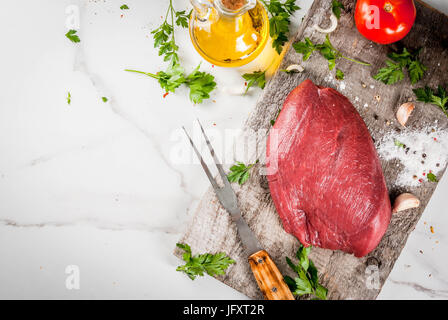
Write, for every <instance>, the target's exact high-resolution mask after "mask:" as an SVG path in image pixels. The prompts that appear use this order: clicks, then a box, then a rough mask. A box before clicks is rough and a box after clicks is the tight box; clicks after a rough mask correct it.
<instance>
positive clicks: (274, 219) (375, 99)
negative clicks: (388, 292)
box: [175, 0, 448, 299]
mask: <svg viewBox="0 0 448 320" xmlns="http://www.w3.org/2000/svg"><path fill="white" fill-rule="evenodd" d="M330 3H331V1H329V0H315V2H314V4H313V5H312V7H311V9H310V10H309V13H308V15H307V16H306V18H305V19H304V21H303V23H302V25H301V26H300V28H299V31H298V34H297V36H296V40H297V41H301V40H302V39H303V38H304V37H309V38H310V39H311V40H312V41H313V42H322V41H323V40H324V38H325V35H323V34H321V33H318V32H315V31H313V28H312V26H314V25H315V24H319V25H321V26H322V27H325V26H326V25H327V24H328V21H329V15H330V11H331V9H330ZM343 3H344V5H345V8H346V12H345V13H343V15H342V17H341V19H340V23H339V26H338V28H337V30H336V31H335V32H334V33H332V34H331V41H332V43H333V45H334V46H335V47H336V48H338V49H340V51H341V52H342V53H343V54H344V55H346V56H350V57H353V58H357V59H360V60H363V61H366V62H369V63H371V64H372V66H371V67H364V66H360V65H357V64H354V63H350V62H348V61H345V60H342V59H340V60H338V61H337V67H338V68H340V69H341V70H343V71H344V72H345V79H344V82H345V84H346V89H345V90H344V91H343V94H345V95H346V96H347V97H348V98H349V99H350V101H351V102H352V103H353V104H354V105H355V107H356V108H357V110H358V112H359V113H360V114H361V116H362V117H363V119H364V121H365V122H366V124H367V126H368V128H369V130H370V132H371V135H372V137H373V139H374V140H377V141H378V140H379V139H381V138H382V137H383V136H384V135H385V134H386V133H387V132H390V131H391V130H396V131H399V130H402V129H403V128H402V127H400V126H399V124H398V123H397V121H396V119H395V112H396V109H397V107H398V106H399V105H400V104H401V103H402V102H405V101H408V99H414V100H415V96H414V94H413V92H412V90H411V89H412V88H413V87H416V86H411V84H410V82H409V80H407V79H406V80H405V81H403V82H401V83H399V84H396V85H393V86H386V85H383V84H382V83H380V82H378V81H375V80H374V79H372V75H374V74H375V73H376V72H377V70H378V69H379V68H380V67H382V66H383V65H384V61H385V59H386V54H387V53H388V52H389V51H390V50H391V49H396V48H398V47H401V46H403V45H404V46H405V47H407V48H419V47H423V50H422V52H421V54H420V59H421V60H422V62H423V63H424V64H425V65H426V66H427V67H428V71H427V75H426V76H425V78H424V79H423V80H422V81H421V82H420V83H418V85H417V86H418V87H420V86H423V85H425V84H428V85H430V86H431V87H436V86H437V85H438V84H448V17H446V16H445V15H443V14H441V13H439V12H437V11H435V10H434V9H432V8H430V7H428V6H426V5H425V4H423V3H421V2H417V3H416V7H417V20H416V23H415V25H414V27H413V29H412V31H411V33H410V34H409V35H408V36H407V37H406V38H405V39H404V40H403V41H401V42H400V43H398V44H394V45H392V46H381V45H377V44H374V43H372V42H370V41H368V40H366V39H364V38H363V37H362V36H361V35H360V34H359V33H358V31H357V30H356V27H355V25H354V20H353V11H354V5H355V1H354V0H345V1H343ZM297 62H301V55H299V54H297V53H296V52H295V51H294V50H293V49H291V48H290V49H289V50H288V51H287V52H286V55H285V57H284V59H283V62H282V66H281V68H285V67H286V66H288V65H290V64H295V63H297ZM302 65H303V66H304V68H305V72H303V73H301V74H294V75H288V74H285V73H283V72H277V74H276V75H275V76H274V77H273V78H272V79H271V81H270V82H269V84H268V86H267V88H266V89H265V90H264V92H263V94H262V97H261V98H260V100H259V101H258V102H257V104H256V107H255V109H254V110H253V112H252V113H251V115H250V117H249V119H248V120H247V122H246V124H245V127H244V130H245V131H247V132H249V131H250V130H259V129H265V130H269V128H270V120H271V119H273V118H274V117H275V114H276V112H277V111H278V109H279V108H281V106H282V104H283V101H284V99H285V98H286V96H287V95H288V93H289V92H290V91H291V90H292V89H293V88H295V87H296V86H297V85H298V84H300V83H301V82H302V81H303V80H305V79H307V78H309V79H311V80H312V81H313V82H314V83H316V84H318V85H321V86H328V87H333V88H335V89H338V88H337V85H338V83H337V81H334V71H333V73H332V75H331V76H329V75H330V72H329V70H328V67H327V62H326V60H325V59H324V58H322V57H321V56H320V55H318V54H314V55H313V56H312V57H311V58H310V59H309V60H308V61H306V62H303V63H302ZM363 83H364V84H365V85H366V86H365V85H364V86H363ZM371 85H372V86H373V88H372V87H371ZM366 104H367V105H368V107H365V105H366ZM416 106H417V107H416V109H415V110H414V113H413V115H412V118H411V119H410V121H409V122H408V125H407V127H408V129H407V130H418V129H419V128H424V127H425V126H427V125H430V124H431V123H434V121H435V120H438V128H440V129H446V128H447V127H448V121H447V118H446V116H445V115H444V114H443V113H442V112H441V111H440V110H439V109H438V108H437V107H436V106H431V105H424V104H421V103H417V104H416ZM388 120H389V123H387V121H388ZM391 122H392V123H393V124H391ZM264 151H265V137H261V138H258V140H257V153H256V154H254V155H253V160H254V159H256V158H259V157H261V158H263V157H264ZM398 164H399V163H398V162H397V161H394V160H391V161H385V160H383V159H382V166H383V171H384V174H385V177H386V180H387V185H388V188H389V192H390V196H391V199H392V200H393V199H394V198H395V197H396V195H397V194H399V193H402V192H404V191H406V192H412V193H414V194H415V195H417V196H418V197H419V199H420V200H421V206H420V207H419V208H417V209H412V210H408V211H406V212H403V213H399V214H396V215H394V216H393V218H392V221H391V223H390V225H389V228H388V231H387V233H386V234H385V235H384V237H383V239H382V241H381V243H380V244H379V246H378V247H377V248H376V249H375V250H374V251H373V252H371V253H370V254H369V255H368V256H366V257H363V258H355V257H354V256H353V255H350V254H346V253H343V252H340V251H331V250H326V249H320V248H313V250H312V253H311V258H312V259H313V260H314V262H315V264H316V266H317V267H318V269H319V275H320V279H321V281H322V282H323V284H324V285H325V286H326V287H327V288H328V297H329V299H375V298H376V296H377V295H378V294H379V292H380V288H372V287H371V286H370V288H369V287H368V286H367V282H366V279H367V275H368V274H367V275H366V268H367V267H368V266H370V265H374V266H377V267H378V270H379V277H380V287H382V285H383V284H384V281H385V280H386V278H387V276H388V275H389V273H390V271H391V270H392V267H393V265H394V263H395V261H396V260H397V258H398V256H399V255H400V252H401V250H402V249H403V247H404V245H405V243H406V241H407V238H408V236H409V234H410V233H411V232H412V230H413V229H414V228H415V225H416V223H417V221H418V220H419V217H420V215H421V213H422V212H423V210H424V208H425V206H426V205H427V203H428V201H429V199H430V197H431V195H432V193H433V191H434V189H435V187H436V183H430V182H423V183H422V184H421V185H420V186H418V187H412V188H406V190H405V189H404V188H400V187H396V186H395V183H394V182H395V181H396V179H397V175H398V173H399V172H400V170H401V166H400V165H398ZM397 165H398V166H397ZM442 173H443V172H442ZM439 176H440V175H439ZM234 187H235V190H236V191H237V194H238V199H239V203H240V207H241V210H242V212H243V215H244V217H245V219H246V220H247V222H248V224H249V226H250V227H251V228H252V230H253V231H254V232H255V234H256V235H257V236H258V239H259V240H260V242H261V244H262V245H263V246H264V247H265V248H266V249H267V251H268V252H269V253H270V254H271V256H272V258H273V259H274V261H275V262H276V263H277V265H278V267H279V269H280V271H281V272H282V273H283V274H289V275H293V274H292V273H291V271H290V270H289V267H287V265H286V263H285V256H289V257H294V255H295V252H296V250H297V248H298V246H299V242H298V240H297V239H296V238H295V237H293V236H292V235H289V234H287V233H286V232H285V231H284V230H283V228H282V225H281V221H280V219H279V217H278V215H277V213H276V210H275V207H274V205H273V203H272V200H271V197H270V194H269V188H268V184H267V180H266V178H265V177H264V176H262V175H258V174H252V177H251V178H250V180H249V181H248V182H247V183H246V184H244V185H243V186H242V187H239V186H236V185H234ZM180 241H181V242H185V243H188V244H190V245H191V246H192V248H193V251H194V252H197V253H200V252H218V251H225V252H226V253H228V254H229V255H230V256H231V257H232V258H233V259H235V260H236V261H237V263H236V264H235V265H233V266H231V267H230V268H229V269H228V272H227V274H226V275H225V276H220V277H217V278H218V279H219V280H220V281H223V282H224V283H226V284H227V285H229V286H231V287H233V288H235V289H236V290H238V291H240V292H242V293H244V294H246V295H247V296H248V297H251V298H256V299H261V298H263V297H262V295H261V293H260V291H259V290H258V287H257V284H256V282H255V280H254V278H253V275H252V273H251V270H250V267H249V264H248V263H247V257H245V256H243V255H242V249H241V244H240V242H239V239H238V237H237V233H236V229H235V227H234V225H233V224H232V223H231V221H230V217H229V215H228V214H227V213H226V211H225V210H224V209H222V208H221V207H220V205H219V204H218V201H217V199H216V197H215V195H214V193H213V191H212V189H211V188H210V189H209V190H208V191H207V193H206V194H205V195H204V197H203V199H202V200H201V202H200V204H199V206H198V208H197V211H196V212H195V215H194V217H193V219H192V221H191V223H190V224H189V226H188V227H187V229H186V232H185V234H184V236H183V237H182V238H181V239H180ZM175 254H176V255H177V256H178V257H181V252H180V251H179V250H176V251H175Z"/></svg>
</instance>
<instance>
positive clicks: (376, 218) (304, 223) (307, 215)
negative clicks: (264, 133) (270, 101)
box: [267, 80, 391, 257]
mask: <svg viewBox="0 0 448 320" xmlns="http://www.w3.org/2000/svg"><path fill="white" fill-rule="evenodd" d="M267 170H268V171H267V173H268V181H269V188H270V190H271V195H272V199H273V200H274V204H275V206H276V208H277V211H278V213H279V215H280V218H281V219H282V221H283V227H284V228H285V230H286V232H288V233H291V234H293V235H295V236H296V237H297V238H298V239H299V240H300V242H301V243H302V244H303V245H305V246H309V245H313V246H318V247H321V248H327V249H332V250H342V251H345V252H348V253H354V254H355V256H357V257H362V256H364V255H366V254H367V253H369V252H370V251H372V250H373V249H375V247H376V246H377V245H378V243H379V242H380V240H381V238H382V237H383V235H384V233H385V232H386V229H387V227H388V225H389V222H390V218H391V206H390V199H389V194H388V191H387V187H386V183H385V180H384V176H383V171H382V169H381V164H380V161H379V159H378V155H377V153H376V149H375V146H374V145H373V141H372V138H371V136H370V133H369V131H368V129H367V127H366V125H365V124H364V121H363V120H362V118H361V117H360V115H359V114H358V112H357V111H356V110H355V108H354V107H353V105H352V104H351V103H350V101H349V100H348V99H347V98H346V97H345V96H343V95H342V94H340V93H339V92H337V91H336V90H334V89H331V88H321V87H318V86H316V85H314V83H313V82H311V81H310V80H306V81H304V82H303V83H302V84H300V85H299V86H298V87H297V88H296V89H294V90H293V91H292V92H291V93H290V94H289V96H288V97H287V99H286V101H285V103H284V105H283V109H282V111H281V112H280V114H279V116H278V119H277V120H276V122H275V124H274V126H273V128H272V129H271V132H270V134H269V138H268V142H267Z"/></svg>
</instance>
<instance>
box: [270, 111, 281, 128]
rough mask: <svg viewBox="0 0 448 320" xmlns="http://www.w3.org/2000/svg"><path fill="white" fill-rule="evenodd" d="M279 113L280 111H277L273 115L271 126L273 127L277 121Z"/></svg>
mask: <svg viewBox="0 0 448 320" xmlns="http://www.w3.org/2000/svg"><path fill="white" fill-rule="evenodd" d="M280 111H282V110H281V109H278V110H277V112H276V113H275V116H274V119H272V120H271V126H273V125H274V124H275V121H277V118H278V115H279V114H280Z"/></svg>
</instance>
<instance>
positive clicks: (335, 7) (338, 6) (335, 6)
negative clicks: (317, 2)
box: [331, 0, 345, 19]
mask: <svg viewBox="0 0 448 320" xmlns="http://www.w3.org/2000/svg"><path fill="white" fill-rule="evenodd" d="M341 10H345V8H344V5H343V4H342V3H341V2H340V1H337V0H333V1H332V3H331V11H333V13H334V15H335V16H336V18H338V19H339V18H341Z"/></svg>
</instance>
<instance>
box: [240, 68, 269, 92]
mask: <svg viewBox="0 0 448 320" xmlns="http://www.w3.org/2000/svg"><path fill="white" fill-rule="evenodd" d="M243 78H244V80H246V81H247V86H246V92H247V91H248V90H249V88H250V87H252V86H253V85H257V86H258V87H260V88H261V89H264V87H265V85H266V71H255V72H253V73H245V74H243ZM246 92H245V93H246Z"/></svg>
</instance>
